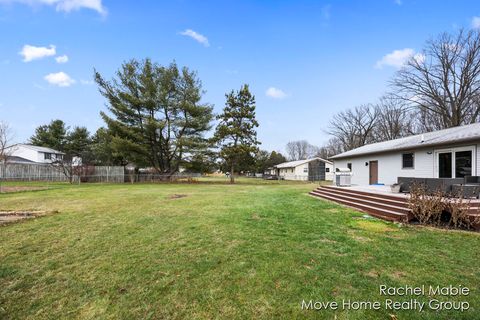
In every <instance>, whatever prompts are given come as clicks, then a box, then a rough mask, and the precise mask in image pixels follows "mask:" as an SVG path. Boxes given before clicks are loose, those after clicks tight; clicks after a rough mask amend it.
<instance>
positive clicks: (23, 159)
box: [6, 144, 65, 164]
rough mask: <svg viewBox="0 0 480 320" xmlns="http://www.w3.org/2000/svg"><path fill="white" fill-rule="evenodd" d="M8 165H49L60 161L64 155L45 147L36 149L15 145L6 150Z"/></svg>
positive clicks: (29, 146) (25, 145)
mask: <svg viewBox="0 0 480 320" xmlns="http://www.w3.org/2000/svg"><path fill="white" fill-rule="evenodd" d="M6 152H7V154H8V159H7V162H9V163H37V164H38V163H40V164H49V163H52V162H54V161H57V160H62V159H63V156H64V155H65V154H64V153H63V152H61V151H57V150H54V149H51V148H46V147H37V146H33V145H30V144H15V145H13V146H10V147H8V148H6Z"/></svg>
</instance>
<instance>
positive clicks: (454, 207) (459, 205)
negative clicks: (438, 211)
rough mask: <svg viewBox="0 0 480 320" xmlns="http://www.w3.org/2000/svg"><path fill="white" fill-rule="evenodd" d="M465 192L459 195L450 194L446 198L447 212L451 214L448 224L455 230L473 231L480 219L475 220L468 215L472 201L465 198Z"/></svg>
mask: <svg viewBox="0 0 480 320" xmlns="http://www.w3.org/2000/svg"><path fill="white" fill-rule="evenodd" d="M463 195H464V193H463V190H461V191H460V192H459V193H458V194H450V195H448V197H447V198H446V203H445V210H446V211H448V213H449V214H450V220H449V222H448V224H449V225H450V226H452V227H453V228H463V229H471V228H472V227H473V226H474V225H476V224H478V223H480V220H479V218H478V217H477V218H475V219H473V218H472V217H471V216H469V215H468V213H469V208H470V203H471V201H472V200H471V199H470V198H465V197H464V196H463Z"/></svg>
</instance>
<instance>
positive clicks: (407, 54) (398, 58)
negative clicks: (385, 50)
mask: <svg viewBox="0 0 480 320" xmlns="http://www.w3.org/2000/svg"><path fill="white" fill-rule="evenodd" d="M413 55H415V50H413V49H410V48H405V49H401V50H394V51H393V52H391V53H389V54H386V55H385V56H383V58H382V59H380V60H379V61H377V63H376V64H375V68H377V69H381V68H383V67H384V66H389V67H395V68H401V67H402V66H403V65H404V64H405V62H407V60H408V59H410V58H411V57H412V56H413ZM419 57H420V56H419Z"/></svg>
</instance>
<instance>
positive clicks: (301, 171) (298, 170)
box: [274, 158, 333, 181]
mask: <svg viewBox="0 0 480 320" xmlns="http://www.w3.org/2000/svg"><path fill="white" fill-rule="evenodd" d="M274 170H275V173H276V175H277V176H278V177H280V178H282V179H285V180H301V181H309V180H310V181H313V180H332V179H333V163H332V162H331V161H328V160H325V159H322V158H312V159H306V160H297V161H289V162H284V163H281V164H278V165H276V166H275V167H274Z"/></svg>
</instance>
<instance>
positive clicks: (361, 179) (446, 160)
mask: <svg viewBox="0 0 480 320" xmlns="http://www.w3.org/2000/svg"><path fill="white" fill-rule="evenodd" d="M330 159H331V160H333V167H334V171H342V169H344V168H349V169H350V171H351V183H352V185H376V184H385V185H392V184H395V183H397V182H398V178H399V177H414V178H452V179H453V178H464V177H468V176H478V175H480V170H479V167H480V123H474V124H469V125H464V126H459V127H454V128H449V129H445V130H439V131H434V132H428V133H423V134H418V135H414V136H410V137H406V138H400V139H396V140H390V141H384V142H379V143H373V144H369V145H365V146H362V147H360V148H356V149H353V150H350V151H347V152H344V153H341V154H338V155H335V156H333V157H331V158H330ZM339 174H340V173H339Z"/></svg>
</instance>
